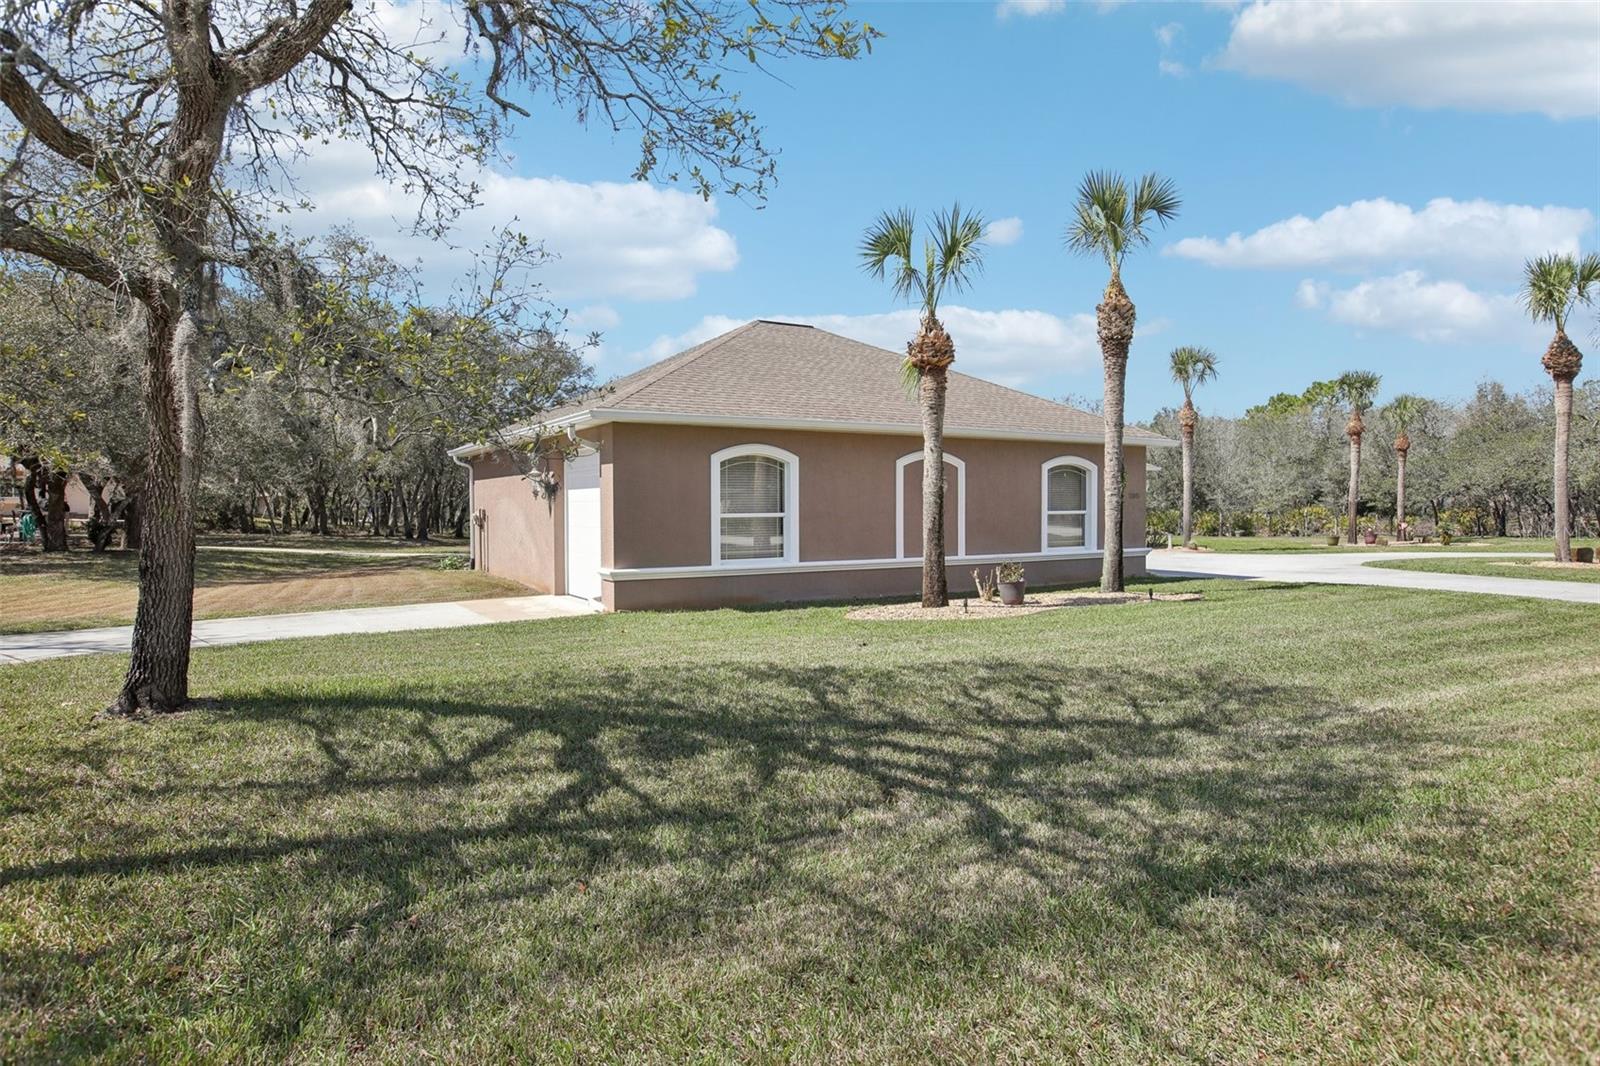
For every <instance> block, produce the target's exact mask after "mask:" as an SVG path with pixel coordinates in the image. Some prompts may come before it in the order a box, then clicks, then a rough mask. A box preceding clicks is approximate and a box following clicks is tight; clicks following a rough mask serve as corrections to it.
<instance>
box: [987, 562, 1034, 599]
mask: <svg viewBox="0 0 1600 1066" xmlns="http://www.w3.org/2000/svg"><path fill="white" fill-rule="evenodd" d="M994 577H995V584H996V586H997V587H998V588H999V590H1000V602H1001V603H1003V604H1005V605H1006V606H1007V607H1018V606H1021V604H1022V600H1023V598H1024V597H1025V596H1027V594H1028V582H1027V580H1026V579H1025V577H1024V576H1023V570H1022V564H1021V563H1001V564H1000V565H999V566H997V567H995V568H994Z"/></svg>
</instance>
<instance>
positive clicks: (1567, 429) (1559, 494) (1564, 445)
mask: <svg viewBox="0 0 1600 1066" xmlns="http://www.w3.org/2000/svg"><path fill="white" fill-rule="evenodd" d="M1571 439H1572V379H1571V378H1568V377H1565V376H1563V377H1561V378H1557V379H1556V476H1555V485H1554V492H1555V504H1556V508H1555V510H1556V513H1555V534H1556V561H1557V562H1561V563H1570V562H1571V561H1572V517H1571V511H1572V503H1571V496H1570V492H1571V490H1570V488H1569V486H1568V482H1567V452H1568V450H1569V443H1570V441H1571Z"/></svg>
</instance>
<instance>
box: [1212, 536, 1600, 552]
mask: <svg viewBox="0 0 1600 1066" xmlns="http://www.w3.org/2000/svg"><path fill="white" fill-rule="evenodd" d="M1194 542H1195V544H1197V545H1199V546H1200V547H1202V548H1209V549H1210V550H1211V551H1218V552H1378V551H1396V550H1400V551H1415V552H1416V553H1417V554H1418V555H1425V554H1427V553H1428V552H1430V551H1500V552H1552V553H1553V552H1554V551H1555V541H1554V540H1553V539H1551V538H1549V537H1454V538H1452V539H1451V541H1450V544H1449V546H1448V547H1445V546H1441V545H1438V538H1434V546H1433V547H1430V546H1428V545H1425V544H1416V545H1413V546H1411V547H1410V548H1406V547H1404V546H1396V545H1394V544H1389V545H1378V544H1373V545H1367V544H1340V545H1339V546H1337V547H1329V545H1328V539H1327V538H1326V537H1196V538H1194ZM1597 543H1600V542H1597V541H1594V540H1586V539H1584V538H1581V537H1579V538H1574V540H1573V541H1572V546H1573V547H1575V548H1577V547H1582V546H1585V545H1588V546H1590V547H1593V546H1595V545H1596V544H1597Z"/></svg>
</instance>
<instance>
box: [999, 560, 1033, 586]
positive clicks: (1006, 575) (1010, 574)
mask: <svg viewBox="0 0 1600 1066" xmlns="http://www.w3.org/2000/svg"><path fill="white" fill-rule="evenodd" d="M1025 573H1026V571H1024V570H1023V568H1022V564H1021V563H1001V564H1000V565H999V566H997V567H995V568H994V578H995V580H996V581H997V582H999V583H1001V584H1005V585H1010V584H1012V583H1014V582H1017V581H1021V580H1022V579H1023V576H1024V574H1025Z"/></svg>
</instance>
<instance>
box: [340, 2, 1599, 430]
mask: <svg viewBox="0 0 1600 1066" xmlns="http://www.w3.org/2000/svg"><path fill="white" fill-rule="evenodd" d="M851 12H852V15H854V16H855V17H860V18H865V19H867V20H868V21H870V22H872V23H873V24H874V25H875V26H876V27H878V28H879V29H881V30H882V31H883V32H884V33H885V35H886V36H885V38H884V39H883V40H882V41H880V42H879V43H878V44H877V46H876V48H875V51H874V54H873V55H871V56H870V57H868V58H866V59H864V60H862V61H860V62H856V63H822V62H794V63H789V64H786V65H782V66H780V67H778V68H777V69H776V73H777V74H778V75H779V76H780V78H781V80H779V79H774V78H766V77H763V76H760V75H756V76H753V77H749V78H745V79H743V80H742V81H741V83H740V88H741V89H742V90H743V91H744V93H745V99H746V102H747V103H748V104H749V105H751V106H752V108H753V109H754V110H755V111H756V112H757V113H758V114H759V115H760V117H761V119H762V121H763V124H764V125H765V127H766V137H767V139H768V141H769V142H770V143H771V144H773V145H775V146H778V147H779V148H780V149H781V153H782V154H781V157H780V162H779V175H778V177H779V181H778V184H777V185H776V187H775V188H774V189H773V190H772V192H771V195H770V196H769V198H768V200H767V202H766V204H765V206H763V207H761V208H759V209H757V208H756V207H754V206H752V205H749V204H746V203H742V202H739V201H736V200H730V199H727V198H719V199H717V200H715V201H713V202H712V203H711V204H704V203H702V202H700V201H699V200H698V198H696V197H694V196H693V195H691V194H690V193H688V192H687V191H676V190H671V189H667V188H664V187H648V186H630V185H629V184H628V176H629V174H630V173H631V171H632V169H633V166H634V164H635V162H636V143H635V141H634V139H633V137H632V136H631V135H630V134H628V133H623V134H620V135H616V136H613V135H612V134H611V133H610V132H609V131H603V130H597V129H594V128H590V129H583V128H581V127H579V126H578V125H577V124H576V123H575V122H574V121H573V120H572V118H571V117H570V116H568V115H565V114H561V113H557V112H553V111H544V112H540V111H537V110H536V111H535V114H534V117H533V118H532V119H531V120H527V121H524V122H522V123H521V124H520V125H519V126H518V128H517V131H516V133H515V135H514V136H513V138H512V139H511V140H510V141H509V142H508V144H507V145H506V150H507V158H506V160H505V161H504V162H503V163H502V164H501V165H500V166H499V167H498V168H497V170H496V172H495V173H493V174H491V175H488V176H487V178H488V180H487V183H486V197H485V206H484V208H483V209H482V210H480V211H479V212H477V213H476V214H475V215H474V217H472V218H469V219H467V220H465V221H464V222H463V225H462V228H461V233H460V236H459V237H458V238H457V239H458V241H459V242H461V243H463V244H470V243H472V242H473V240H474V239H475V237H476V236H481V234H482V233H483V232H485V230H486V228H487V227H488V226H490V225H493V224H513V225H515V226H516V227H518V228H521V229H523V230H524V231H525V232H527V233H528V235H529V236H530V237H535V238H541V237H542V238H544V239H545V240H546V241H547V244H548V246H549V248H550V250H551V251H553V252H556V253H557V254H559V255H560V256H561V257H562V258H561V260H560V261H559V262H557V263H554V264H552V265H551V266H550V267H548V268H547V269H546V271H545V280H546V281H547V283H548V284H549V286H550V288H551V291H552V294H553V296H554V297H555V298H556V299H558V300H559V302H560V303H561V304H562V305H563V306H566V307H569V308H571V310H572V312H573V318H574V321H575V322H576V323H578V324H581V325H584V326H588V327H592V328H597V329H600V330H601V331H602V332H603V334H604V345H603V347H602V349H601V351H600V352H599V353H598V368H599V370H600V372H601V373H602V376H609V375H612V374H618V373H625V372H628V371H631V370H635V369H638V368H639V367H640V366H643V365H645V364H646V363H648V362H649V361H650V360H652V359H655V358H660V357H663V356H665V355H669V354H671V353H672V352H674V351H677V350H679V349H680V348H682V347H684V346H686V345H687V344H690V343H694V342H697V341H699V340H702V339H704V338H705V337H707V336H711V335H714V334H715V333H717V332H720V331H721V330H722V329H724V328H728V327H730V326H731V325H732V324H735V323H737V322H738V321H742V320H744V319H748V318H752V317H763V316H765V317H787V318H794V319H801V320H809V321H814V322H816V323H817V324H819V325H823V326H825V327H827V328H832V329H835V330H836V331H838V332H842V333H847V334H851V335H855V336H859V337H861V338H862V339H864V340H868V341H872V342H874V343H880V344H884V345H885V346H889V347H896V348H897V347H898V346H899V345H900V344H901V343H903V341H904V339H905V337H906V335H907V333H908V332H909V329H910V316H909V314H908V313H907V312H906V311H905V310H904V309H903V307H901V306H900V305H897V304H896V303H895V302H894V300H893V299H892V297H891V294H890V292H889V291H888V288H887V286H886V285H884V284H883V283H881V282H875V281H873V280H872V279H870V278H868V277H867V276H865V275H864V274H863V273H861V271H860V270H859V268H858V266H857V263H856V257H855V248H856V244H857V242H858V240H859V237H860V234H861V232H862V230H863V229H864V228H865V227H866V226H867V225H868V224H869V223H870V221H871V220H872V218H873V217H874V215H875V214H876V213H877V212H879V211H881V210H883V209H886V208H892V207H898V206H902V205H905V206H910V207H914V208H917V209H919V210H921V211H923V212H931V210H933V209H936V208H939V207H942V206H946V205H948V204H949V203H950V202H951V201H952V200H956V199H959V200H960V201H961V202H962V203H963V205H966V206H970V207H974V208H977V209H979V210H981V211H982V212H983V213H984V214H985V216H986V217H987V218H989V219H991V220H1007V221H1006V222H1005V223H1003V224H1001V225H999V226H997V228H996V232H995V236H996V238H997V240H996V241H995V242H993V243H992V244H991V245H990V247H989V248H988V254H987V270H986V272H985V273H984V274H983V276H982V277H981V278H979V280H978V282H977V284H976V285H974V286H973V288H972V289H971V290H970V291H969V292H967V293H964V294H961V295H958V296H955V297H952V298H950V299H948V300H947V304H949V305H951V306H950V309H949V311H948V313H947V315H946V321H947V324H948V325H949V327H950V329H951V332H952V334H953V336H954V337H955V340H956V344H957V368H958V369H963V370H966V371H967V372H969V373H977V374H981V375H983V376H987V377H991V378H994V379H996V380H1000V381H1003V382H1005V383H1007V384H1011V385H1015V386H1017V387H1021V388H1025V389H1027V390H1029V391H1032V392H1037V393H1040V394H1042V395H1047V396H1057V397H1059V396H1063V395H1067V394H1079V395H1096V396H1097V395H1098V393H1099V390H1100V373H1099V363H1098V358H1099V357H1098V350H1097V349H1096V347H1095V345H1094V340H1093V323H1092V317H1091V316H1092V315H1093V311H1094V304H1095V302H1096V300H1097V298H1098V295H1099V292H1100V290H1101V287H1102V286H1103V284H1104V281H1105V268H1104V266H1103V264H1101V263H1099V262H1096V261H1092V260H1087V259H1081V258H1075V257H1072V256H1070V255H1068V254H1067V252H1066V251H1065V250H1064V248H1063V246H1062V241H1061V233H1062V229H1063V226H1064V223H1065V220H1066V218H1067V216H1068V212H1069V208H1070V204H1071V201H1072V198H1073V194H1074V191H1075V188H1076V185H1077V183H1078V181H1079V179H1080V178H1081V176H1082V175H1083V173H1084V172H1085V171H1087V170H1089V169H1093V168H1112V169H1117V170H1121V171H1124V172H1126V173H1128V174H1130V175H1134V174H1138V173H1142V172H1144V171H1146V170H1156V171H1159V172H1160V173H1162V174H1164V175H1167V176H1169V177H1171V178H1173V179H1174V180H1175V181H1176V182H1177V184H1178V186H1179V188H1180V190H1181V191H1182V194H1183V197H1184V207H1183V211H1182V213H1181V215H1180V216H1179V218H1178V219H1177V220H1176V221H1175V222H1174V223H1173V224H1172V225H1171V226H1170V227H1169V228H1168V229H1167V230H1165V231H1161V232H1158V233H1157V234H1156V236H1155V241H1154V243H1153V244H1152V245H1151V247H1149V248H1148V249H1145V250H1143V251H1142V252H1140V253H1139V254H1137V255H1136V256H1135V257H1134V258H1133V259H1131V260H1130V262H1129V264H1128V266H1127V267H1126V268H1125V272H1124V278H1125V282H1126V284H1127V287H1128V290H1129V293H1130V294H1131V295H1132V297H1133V299H1134V301H1135V303H1136V304H1137V306H1138V309H1139V322H1140V328H1139V332H1138V334H1137V335H1136V339H1135V342H1134V348H1133V359H1132V363H1131V366H1130V371H1129V405H1128V410H1129V414H1130V416H1132V417H1135V418H1138V417H1145V416H1147V415H1149V414H1150V413H1152V412H1154V411H1155V410H1156V409H1158V408H1159V407H1161V406H1163V405H1167V404H1171V403H1174V402H1175V398H1176V397H1177V391H1176V388H1175V386H1173V385H1172V384H1171V383H1170V381H1169V380H1168V378H1167V374H1166V371H1165V369H1164V366H1165V362H1166V355H1167V352H1168V351H1169V350H1170V349H1171V348H1172V347H1174V346H1175V345H1178V344H1203V345H1206V346H1209V347H1211V348H1213V349H1214V350H1215V351H1216V352H1217V353H1218V354H1219V356H1220V357H1221V370H1222V372H1221V376H1220V378H1219V380H1218V381H1217V382H1216V383H1215V384H1214V385H1212V386H1209V387H1208V388H1207V390H1206V393H1205V397H1204V401H1203V402H1204V404H1205V405H1207V406H1208V407H1209V408H1210V409H1212V410H1217V411H1226V412H1237V411H1240V410H1242V409H1243V408H1244V407H1246V406H1249V405H1250V404H1252V403H1255V402H1258V401H1260V400H1261V399H1263V398H1265V397H1266V396H1268V395H1270V394H1271V393H1273V392H1277V391H1282V390H1293V391H1298V390H1300V389H1302V388H1304V386H1305V385H1306V384H1308V383H1309V382H1311V381H1313V380H1315V379H1318V378H1325V377H1329V376H1332V375H1334V374H1337V373H1339V372H1340V371H1342V370H1345V369H1351V368H1361V369H1371V370H1375V371H1378V372H1379V373H1381V374H1382V375H1383V376H1384V385H1385V389H1384V391H1385V394H1386V395H1392V394H1393V393H1395V392H1398V391H1422V392H1426V393H1429V394H1431V395H1435V396H1439V395H1442V396H1448V397H1462V396H1465V395H1467V394H1469V393H1470V391H1471V389H1472V387H1473V385H1474V384H1475V382H1477V381H1478V380H1480V379H1483V378H1486V377H1490V378H1497V379H1499V380H1502V381H1505V382H1507V383H1508V384H1511V385H1514V386H1517V387H1522V386H1527V385H1532V384H1536V383H1538V382H1539V381H1540V380H1541V379H1542V376H1543V371H1542V370H1541V369H1540V367H1539V364H1538V357H1539V355H1540V354H1541V353H1542V350H1543V345H1544V343H1546V342H1547V341H1548V331H1547V330H1546V329H1544V328H1543V327H1533V326H1531V325H1530V324H1528V323H1526V322H1525V321H1524V320H1523V319H1522V317H1521V315H1520V312H1519V311H1518V309H1517V308H1516V306H1515V303H1514V301H1513V300H1512V294H1513V293H1514V292H1515V288H1516V283H1517V278H1518V273H1519V270H1520V266H1521V263H1522V260H1523V258H1524V257H1525V256H1527V255H1530V254H1534V253H1536V252H1539V251H1544V250H1573V249H1577V248H1582V249H1583V250H1586V251H1587V250H1593V249H1595V248H1596V247H1600V244H1597V234H1596V229H1595V218H1596V215H1597V214H1600V120H1597V114H1600V3H1569V4H1561V5H1544V6H1541V5H1520V6H1511V5H1494V4H1484V3H1478V4H1469V5H1450V4H1443V3H1438V4H1421V5H1387V6H1384V7H1381V8H1377V9H1373V8H1364V7H1361V6H1349V5H1336V4H1318V3H1311V2H1305V3H1297V4H1293V5H1284V4H1265V5H1260V4H1249V5H1243V6H1241V5H1234V4H1191V5H1180V4H1155V3H1150V4H1145V3H1120V4H1083V5H1066V4H1057V3H1052V2H1049V0H1046V2H1044V3H1038V4H999V5H996V4H993V3H987V4H979V3H970V4H954V3H952V4H883V3H876V4H857V5H852V8H851ZM389 193H392V190H389V191H387V192H386V191H385V190H381V189H373V188H369V189H367V191H366V193H364V194H363V195H364V196H366V199H363V200H360V206H352V204H355V203H356V202H357V201H356V200H352V199H350V198H348V197H347V198H345V199H343V200H341V199H339V198H337V197H334V198H330V197H328V196H323V197H319V199H320V200H321V202H322V210H321V211H320V212H319V217H320V218H322V219H323V220H325V221H350V222H354V223H355V224H356V225H358V226H360V227H361V228H364V229H371V228H373V227H374V226H376V227H378V228H380V229H383V230H384V237H385V240H386V241H387V242H388V246H389V247H390V250H392V251H394V252H396V253H397V254H400V255H408V254H412V255H421V254H423V252H424V249H423V248H422V247H421V246H418V245H416V244H415V242H412V241H410V239H409V238H407V237H406V236H405V235H404V234H403V233H402V232H400V229H399V228H398V227H395V226H392V225H389V226H385V225H384V223H383V220H382V219H381V218H379V217H378V216H377V215H375V214H374V212H378V211H380V210H383V211H387V210H388V209H389V208H390V207H392V206H393V205H392V204H391V203H389V200H387V199H385V196H386V195H388V194H389ZM367 194H370V195H367ZM374 205H379V206H374ZM391 217H392V213H391ZM513 219H514V220H515V221H514V222H513ZM1268 227H1275V228H1273V229H1272V230H1270V231H1269V232H1268V233H1265V234H1261V235H1260V236H1258V237H1256V238H1255V239H1251V235H1252V234H1256V233H1257V232H1258V231H1261V230H1263V229H1266V228H1268ZM1232 234H1238V235H1239V237H1240V239H1239V240H1237V241H1233V242H1230V241H1228V238H1229V236H1230V235H1232ZM427 255H428V258H429V261H430V269H431V270H435V271H440V272H444V271H448V270H449V269H452V267H451V263H452V262H453V260H452V259H451V258H450V257H449V256H448V255H441V254H440V252H439V250H438V249H437V248H433V249H429V250H427ZM896 312H898V313H896ZM1593 322H1594V319H1593V316H1592V315H1590V316H1589V317H1588V318H1587V319H1586V320H1584V321H1583V322H1580V323H1578V324H1577V325H1576V327H1575V329H1574V331H1573V332H1574V336H1575V338H1576V339H1577V340H1578V342H1579V344H1580V346H1581V347H1584V348H1585V349H1587V350H1588V351H1589V354H1590V356H1591V365H1592V366H1594V367H1600V345H1597V344H1595V343H1594V342H1595V340H1596V339H1600V330H1596V329H1595V328H1594V325H1593Z"/></svg>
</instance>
